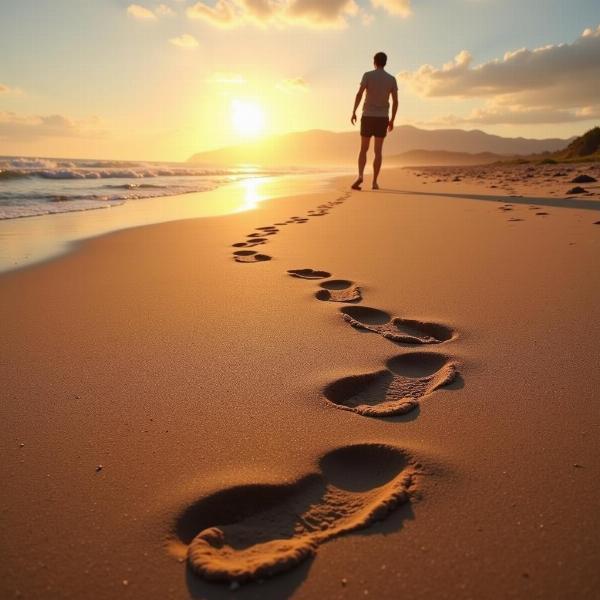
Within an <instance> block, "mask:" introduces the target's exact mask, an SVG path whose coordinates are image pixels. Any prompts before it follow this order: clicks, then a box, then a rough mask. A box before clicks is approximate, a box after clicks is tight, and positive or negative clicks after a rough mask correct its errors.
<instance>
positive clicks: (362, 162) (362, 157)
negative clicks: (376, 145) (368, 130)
mask: <svg viewBox="0 0 600 600" xmlns="http://www.w3.org/2000/svg"><path fill="white" fill-rule="evenodd" d="M370 143H371V138H368V137H361V138H360V154H359V155H358V179H357V180H356V181H355V182H354V183H353V184H352V189H353V190H360V189H361V187H360V186H361V185H362V182H363V179H364V175H365V166H366V164H367V152H368V151H369V145H370Z"/></svg>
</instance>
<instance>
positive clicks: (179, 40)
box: [169, 33, 198, 48]
mask: <svg viewBox="0 0 600 600" xmlns="http://www.w3.org/2000/svg"><path fill="white" fill-rule="evenodd" d="M169 42H171V44H173V45H174V46H179V47H180V48H197V47H198V40H197V39H196V38H195V37H194V36H193V35H190V34H189V33H183V34H181V35H180V36H178V37H174V38H171V39H170V40H169Z"/></svg>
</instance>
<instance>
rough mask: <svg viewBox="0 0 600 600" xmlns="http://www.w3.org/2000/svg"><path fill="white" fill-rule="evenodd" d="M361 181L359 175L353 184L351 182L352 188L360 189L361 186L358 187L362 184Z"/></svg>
mask: <svg viewBox="0 0 600 600" xmlns="http://www.w3.org/2000/svg"><path fill="white" fill-rule="evenodd" d="M362 182H363V178H362V177H359V178H358V179H357V180H356V181H355V182H354V183H353V184H352V189H353V190H361V189H362V188H361V187H360V186H361V185H362Z"/></svg>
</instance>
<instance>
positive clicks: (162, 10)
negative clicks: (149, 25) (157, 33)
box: [156, 4, 175, 17]
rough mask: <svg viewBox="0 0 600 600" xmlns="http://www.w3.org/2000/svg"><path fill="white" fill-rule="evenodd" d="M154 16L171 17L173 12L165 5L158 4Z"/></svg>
mask: <svg viewBox="0 0 600 600" xmlns="http://www.w3.org/2000/svg"><path fill="white" fill-rule="evenodd" d="M156 14H157V15H158V16H159V17H172V16H173V15H174V14H175V11H174V10H173V9H172V8H171V7H170V6H167V5H166V4H159V5H158V6H157V7H156Z"/></svg>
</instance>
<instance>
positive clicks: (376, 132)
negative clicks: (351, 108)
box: [360, 117, 390, 138]
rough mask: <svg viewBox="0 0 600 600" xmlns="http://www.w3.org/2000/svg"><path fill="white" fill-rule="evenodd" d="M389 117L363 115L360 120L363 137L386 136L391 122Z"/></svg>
mask: <svg viewBox="0 0 600 600" xmlns="http://www.w3.org/2000/svg"><path fill="white" fill-rule="evenodd" d="M389 122H390V121H389V119H388V118H387V117H363V118H362V119H361V120H360V135H361V137H368V138H370V137H373V136H375V137H377V138H384V137H385V136H386V135H387V129H388V124H389Z"/></svg>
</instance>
